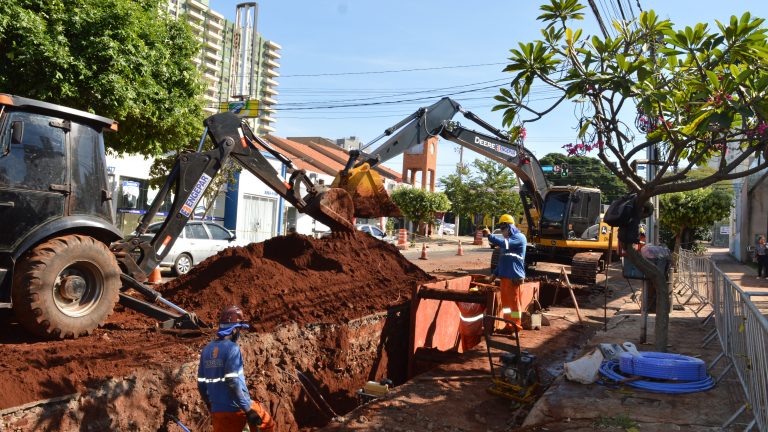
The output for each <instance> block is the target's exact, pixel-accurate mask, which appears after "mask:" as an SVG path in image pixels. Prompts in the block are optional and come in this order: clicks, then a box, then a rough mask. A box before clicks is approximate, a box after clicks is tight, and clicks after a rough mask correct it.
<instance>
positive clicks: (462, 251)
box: [456, 240, 464, 256]
mask: <svg viewBox="0 0 768 432" xmlns="http://www.w3.org/2000/svg"><path fill="white" fill-rule="evenodd" d="M456 256H464V248H463V247H461V240H459V251H458V252H456Z"/></svg>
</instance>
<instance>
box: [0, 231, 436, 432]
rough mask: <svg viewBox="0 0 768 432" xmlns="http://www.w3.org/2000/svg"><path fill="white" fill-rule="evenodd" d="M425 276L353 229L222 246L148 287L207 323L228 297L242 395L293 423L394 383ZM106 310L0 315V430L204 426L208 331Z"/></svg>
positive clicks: (311, 420) (322, 417) (282, 422)
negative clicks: (50, 321)
mask: <svg viewBox="0 0 768 432" xmlns="http://www.w3.org/2000/svg"><path fill="white" fill-rule="evenodd" d="M430 280H432V277H431V276H429V275H428V274H426V273H424V272H423V271H422V270H420V269H419V268H418V267H416V266H415V265H413V264H412V263H410V262H409V261H408V260H406V259H405V258H403V257H402V255H401V254H400V253H399V252H398V251H397V250H396V249H395V248H394V246H392V245H389V244H386V243H383V242H380V241H378V240H375V239H373V238H372V237H370V236H368V235H366V234H363V233H354V234H346V235H341V236H335V237H333V238H330V239H321V240H317V239H312V238H308V237H304V236H300V235H294V236H288V237H278V238H274V239H271V240H268V241H266V242H264V243H256V244H251V245H249V246H247V247H242V248H229V249H227V250H225V251H223V252H222V253H220V254H219V255H217V256H215V257H212V258H210V259H208V260H206V261H204V262H203V263H201V264H199V265H198V266H197V267H195V269H194V270H193V271H192V272H190V273H189V274H187V275H185V276H182V277H179V278H177V279H175V280H173V281H171V282H169V283H168V284H165V285H164V286H161V287H158V288H157V289H158V291H160V292H162V293H163V295H164V297H166V298H168V299H169V300H171V301H173V302H174V303H176V304H178V305H180V306H181V307H183V308H185V309H187V310H191V311H194V312H195V313H197V314H198V316H200V317H201V318H202V319H203V320H204V321H206V322H209V323H211V322H215V321H216V320H217V318H218V312H219V311H220V310H221V308H222V307H223V306H224V305H228V304H238V305H240V306H241V307H242V309H243V310H244V312H245V315H246V317H247V318H248V320H249V323H250V325H251V331H250V332H248V333H246V334H244V335H243V337H242V338H241V341H240V344H241V348H242V352H243V356H244V361H245V365H246V370H245V374H246V377H247V379H248V385H249V388H250V389H251V394H252V396H253V397H255V398H257V399H259V400H261V401H262V402H263V403H264V404H265V405H266V406H267V408H268V409H269V410H270V411H271V412H272V413H273V415H274V416H275V419H276V421H277V424H278V430H281V431H282V430H285V431H293V430H299V429H304V428H312V427H317V426H322V425H324V424H326V423H327V422H328V421H329V420H330V419H331V418H332V417H333V416H335V415H339V414H343V413H346V412H348V411H350V410H351V409H353V408H355V407H356V406H357V405H358V403H359V401H358V396H357V394H356V391H357V389H359V388H361V387H362V386H363V385H364V384H365V382H366V381H369V380H381V379H383V378H388V379H391V380H392V381H393V382H394V383H395V384H400V383H402V382H404V381H405V379H406V375H407V358H408V340H409V337H408V334H409V333H408V332H409V321H410V317H409V311H408V310H409V305H410V304H409V301H410V297H411V294H412V292H413V289H414V288H415V287H416V286H418V285H419V284H421V283H423V282H428V281H430ZM116 310H117V312H116V313H115V314H114V315H113V316H112V317H111V318H110V319H109V321H108V323H107V324H106V325H105V326H104V328H102V329H99V330H97V331H96V332H95V333H94V334H93V335H90V336H87V337H84V338H79V339H76V340H68V341H56V342H48V341H36V340H31V339H28V338H26V337H25V336H23V333H22V332H21V330H20V329H18V326H17V324H15V323H14V322H13V319H12V318H11V317H0V319H3V320H5V321H6V322H4V323H3V325H7V326H8V327H9V328H10V329H11V331H10V332H7V333H6V334H5V335H2V336H0V371H2V373H3V376H4V378H3V380H2V382H0V430H9V431H16V430H18V431H22V430H24V431H26V430H56V431H61V430H64V431H66V430H136V431H156V430H170V431H173V430H179V429H178V426H176V425H173V423H172V421H173V420H172V418H174V417H175V418H178V419H179V421H181V422H182V423H183V424H184V425H185V426H186V427H188V428H191V429H192V430H195V431H202V430H207V428H208V426H207V412H206V410H205V408H204V406H203V405H202V402H201V401H200V398H199V396H198V394H197V390H196V385H197V383H196V372H197V358H198V356H199V351H200V349H201V348H202V346H203V345H204V344H205V343H207V341H208V340H210V338H211V337H212V333H213V332H212V331H209V332H208V334H207V335H205V336H203V337H198V338H191V339H184V338H179V337H177V336H173V335H168V334H164V333H159V332H156V331H152V330H148V328H149V327H151V324H152V322H151V320H149V319H147V318H144V317H143V316H141V315H138V314H136V313H134V312H132V311H128V310H122V308H121V307H118V308H117V309H116Z"/></svg>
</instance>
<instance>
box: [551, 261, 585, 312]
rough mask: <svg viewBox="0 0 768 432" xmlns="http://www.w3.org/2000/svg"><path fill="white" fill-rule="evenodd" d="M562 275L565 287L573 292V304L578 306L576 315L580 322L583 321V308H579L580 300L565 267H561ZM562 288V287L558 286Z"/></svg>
mask: <svg viewBox="0 0 768 432" xmlns="http://www.w3.org/2000/svg"><path fill="white" fill-rule="evenodd" d="M560 275H561V276H562V278H563V282H564V283H565V287H566V288H567V289H568V292H569V293H570V294H571V300H573V306H574V307H575V308H576V316H577V317H578V318H579V322H583V321H584V320H582V319H581V310H580V309H579V302H577V301H576V294H574V293H573V287H572V286H571V281H570V280H568V274H567V273H566V272H565V267H564V266H563V267H560ZM558 289H560V287H558ZM555 296H557V291H555Z"/></svg>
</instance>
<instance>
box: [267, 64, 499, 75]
mask: <svg viewBox="0 0 768 432" xmlns="http://www.w3.org/2000/svg"><path fill="white" fill-rule="evenodd" d="M506 64H507V62H498V63H478V64H469V65H455V66H437V67H429V68H412V69H393V70H383V71H366V72H336V73H315V74H294V75H282V76H281V78H297V77H322V76H342V75H379V74H389V73H403V72H421V71H431V70H442V69H461V68H472V67H483V66H498V65H506Z"/></svg>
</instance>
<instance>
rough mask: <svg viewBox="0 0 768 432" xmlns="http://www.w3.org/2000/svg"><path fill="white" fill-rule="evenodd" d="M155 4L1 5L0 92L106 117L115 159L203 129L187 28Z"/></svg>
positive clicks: (53, 1) (10, 0) (17, 0)
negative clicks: (113, 124) (112, 123)
mask: <svg viewBox="0 0 768 432" xmlns="http://www.w3.org/2000/svg"><path fill="white" fill-rule="evenodd" d="M162 6H164V2H163V1H162V0H72V1H64V0H49V1H37V0H3V1H2V2H0V57H2V61H0V92H6V93H11V94H15V95H19V96H25V97H30V98H34V99H40V100H44V101H46V102H51V103H56V104H61V105H65V106H69V107H72V108H77V109H80V110H84V111H88V112H92V113H95V114H99V115H102V116H105V117H110V118H113V119H115V120H117V121H118V122H119V125H120V126H119V132H118V133H116V134H106V138H105V139H106V140H107V146H108V148H110V149H111V150H113V151H115V152H116V153H118V154H121V153H139V154H143V155H146V156H156V155H160V154H163V153H165V152H167V151H169V150H173V149H179V148H181V147H182V146H185V145H187V143H188V142H189V141H190V140H194V139H196V138H197V137H199V135H200V132H201V131H202V123H201V122H202V119H203V110H202V109H203V98H202V97H203V91H204V86H203V84H202V81H201V77H200V72H199V71H198V70H197V68H196V66H195V64H194V63H193V62H192V60H193V59H194V57H195V56H196V55H197V54H198V53H199V51H200V47H199V44H198V42H197V40H196V38H195V36H194V35H193V33H192V32H191V30H190V28H189V25H188V24H186V23H184V22H181V21H175V20H174V19H173V18H171V17H168V16H166V15H165V14H164V13H163V12H162V11H161V7H162Z"/></svg>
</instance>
